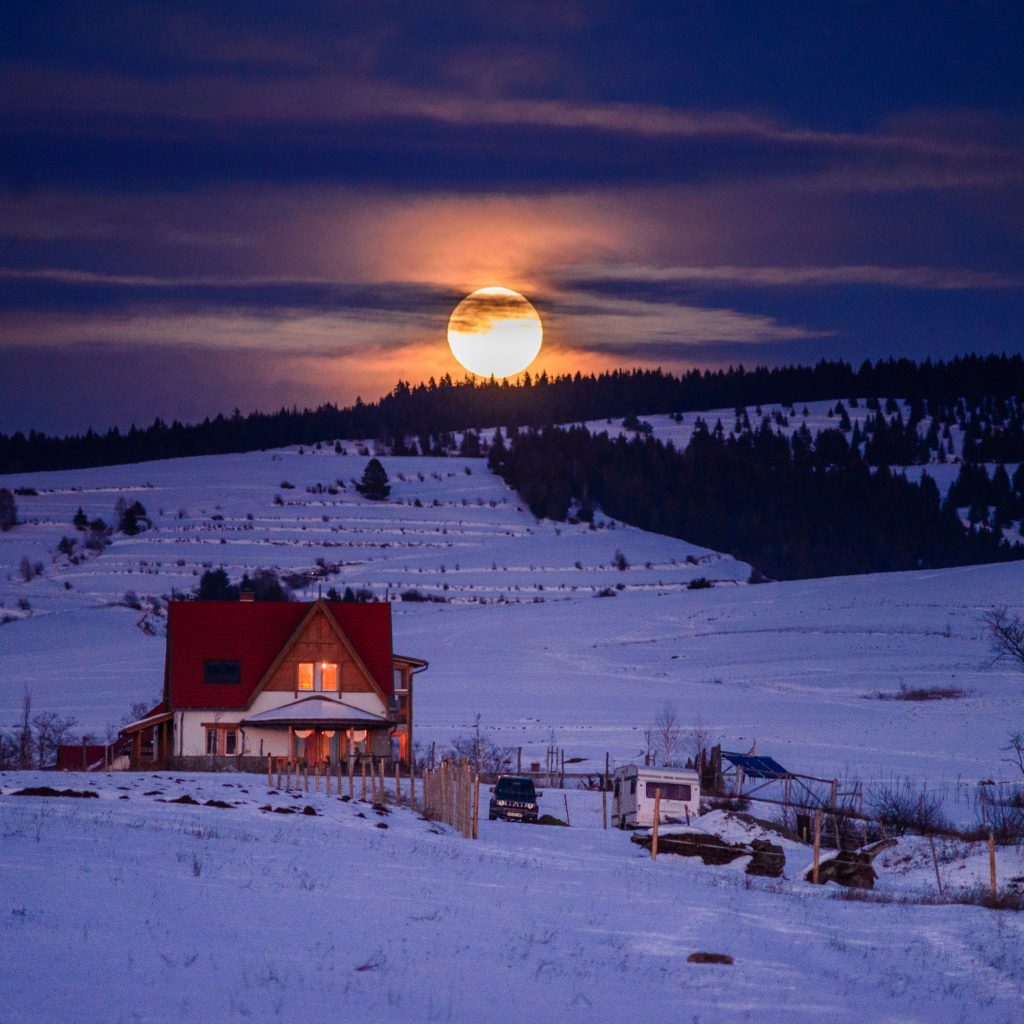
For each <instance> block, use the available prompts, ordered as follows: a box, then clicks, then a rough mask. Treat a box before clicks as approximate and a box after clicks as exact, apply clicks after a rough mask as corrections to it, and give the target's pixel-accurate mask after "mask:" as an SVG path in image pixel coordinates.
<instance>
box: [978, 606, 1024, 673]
mask: <svg viewBox="0 0 1024 1024" xmlns="http://www.w3.org/2000/svg"><path fill="white" fill-rule="evenodd" d="M981 621H982V622H984V623H985V626H986V628H987V629H988V636H989V642H990V644H991V649H992V661H991V664H993V665H994V664H995V663H996V662H997V661H1002V660H1003V659H1004V658H1009V659H1010V660H1011V661H1015V662H1017V664H1018V665H1020V666H1022V667H1024V619H1022V618H1021V617H1020V616H1019V615H1011V614H1010V612H1009V611H1008V610H1007V609H1006V608H1005V607H1000V608H992V609H991V610H989V611H987V612H985V614H984V615H982V617H981Z"/></svg>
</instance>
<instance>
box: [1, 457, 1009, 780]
mask: <svg viewBox="0 0 1024 1024" xmlns="http://www.w3.org/2000/svg"><path fill="white" fill-rule="evenodd" d="M383 461H384V464H385V466H386V468H387V470H388V473H389V475H390V478H391V483H392V488H393V489H392V493H391V498H390V500H389V501H387V502H371V501H368V500H367V499H365V498H363V497H362V496H360V495H359V494H358V493H356V491H355V488H354V486H353V481H354V480H355V479H358V477H359V476H360V475H361V473H362V470H363V468H364V467H365V465H366V462H367V457H366V456H365V455H356V454H349V455H338V454H335V452H334V450H333V449H332V448H330V447H326V448H324V449H322V450H315V449H306V450H305V451H304V452H303V451H302V450H300V449H292V450H283V451H278V452H266V453H252V454H247V455H228V456H219V457H208V458H201V459H185V460H175V461H166V462H156V463H148V464H140V465H136V466H122V467H108V468H97V469H89V470H78V471H68V472H61V473H39V474H33V475H26V476H22V477H8V478H3V479H0V485H2V486H10V487H17V488H20V489H22V490H25V489H26V488H29V489H34V490H36V491H37V492H38V493H37V494H35V495H31V494H29V495H23V496H19V497H18V498H17V501H18V510H19V516H20V518H21V519H22V520H23V521H24V522H23V523H22V524H21V525H19V526H17V527H15V528H14V529H13V530H11V531H9V532H7V533H0V602H2V605H3V608H2V609H0V617H3V618H7V619H9V620H10V621H8V622H7V623H6V624H5V625H2V626H0V662H2V668H3V671H2V675H0V727H3V728H9V727H10V726H12V725H13V724H14V722H15V721H16V719H17V716H18V714H19V712H20V706H21V701H22V697H23V694H24V692H25V690H26V689H27V690H28V691H29V692H30V693H31V694H32V697H33V701H34V707H35V708H36V709H37V710H43V709H45V710H53V711H59V712H61V713H64V714H73V715H75V716H76V717H77V718H78V720H79V723H80V725H79V727H78V728H79V729H80V730H81V731H87V732H92V733H94V734H96V735H97V736H99V737H102V736H103V735H104V733H105V731H106V729H107V727H108V725H109V724H116V723H117V722H118V721H119V719H120V718H121V716H122V714H123V713H124V712H125V710H126V709H127V707H128V706H129V705H130V704H131V703H132V702H134V701H141V700H147V699H152V698H154V697H155V696H156V695H157V694H158V693H159V691H160V687H161V682H162V674H163V646H164V644H163V637H162V635H161V631H162V622H163V620H162V618H161V615H160V605H161V603H162V601H163V600H164V599H165V598H166V596H167V595H169V594H171V592H172V591H174V590H177V591H179V592H188V591H191V590H192V589H193V588H194V587H195V586H196V584H197V582H198V579H199V576H200V575H201V573H202V572H203V571H204V568H209V567H216V566H220V565H223V566H225V567H226V568H227V569H228V571H229V573H230V574H231V576H232V577H233V578H234V579H236V580H237V579H238V578H239V577H240V576H241V574H242V572H243V571H249V572H252V571H253V570H254V569H257V568H261V567H262V568H272V569H274V570H276V571H278V572H280V573H282V574H285V575H287V574H290V573H293V574H300V579H299V580H298V582H300V583H301V582H304V581H303V579H302V578H301V574H303V573H306V574H308V573H310V572H318V573H320V577H321V578H318V580H317V582H316V583H311V584H310V585H308V586H306V587H305V589H301V588H300V590H299V591H298V593H299V594H300V595H303V596H306V597H309V596H313V595H315V594H316V592H317V588H318V587H320V586H322V587H323V588H324V589H326V588H327V587H329V586H336V587H338V588H339V589H343V588H344V587H345V586H352V587H353V588H360V587H368V588H370V589H372V590H373V591H374V592H375V593H376V594H377V595H379V596H381V597H383V596H384V595H385V594H389V595H390V596H391V597H392V598H394V597H396V596H397V595H399V594H401V593H403V592H405V591H408V590H416V591H418V592H419V593H420V594H421V595H426V596H431V597H436V598H442V599H444V600H443V601H441V602H429V603H408V602H396V603H395V605H394V608H395V637H396V641H395V642H396V647H397V649H398V650H400V651H402V652H404V653H409V654H413V655H416V656H419V657H424V658H427V659H428V660H430V662H431V669H430V671H429V672H428V673H426V674H425V675H423V676H421V677H420V682H419V689H418V699H417V732H418V736H419V739H420V741H421V742H424V743H427V744H429V743H430V742H431V741H438V742H444V741H446V740H447V739H448V738H449V737H450V736H451V735H452V734H453V733H458V732H461V731H464V730H465V729H466V728H468V727H469V726H470V725H471V724H472V723H473V721H474V717H475V715H476V714H477V713H479V714H480V715H481V721H482V723H483V726H484V728H485V729H487V730H489V731H490V732H491V734H492V737H493V738H494V739H495V740H496V741H498V742H501V743H503V744H506V745H510V746H522V747H523V748H524V751H523V753H524V759H541V757H542V751H543V749H544V748H545V747H546V746H547V744H548V743H550V742H552V739H553V740H554V742H556V743H557V744H559V745H560V746H562V747H564V748H566V749H567V751H568V753H569V755H570V756H572V755H575V756H579V757H585V758H588V759H590V763H591V764H595V763H597V762H598V761H600V762H601V763H603V759H604V753H605V752H606V751H607V752H609V753H610V755H611V757H612V758H613V760H615V761H619V762H622V761H628V760H631V759H635V758H636V757H637V756H638V754H640V752H641V751H642V750H643V748H644V746H645V740H644V731H645V729H646V728H647V727H648V726H649V725H650V723H651V721H652V720H653V718H654V717H655V715H656V714H657V713H658V710H659V709H660V708H662V707H663V706H664V705H665V704H666V703H667V702H671V703H674V704H675V705H676V706H677V708H678V710H679V712H680V715H681V718H682V720H683V721H684V723H687V724H693V723H696V722H697V721H698V720H699V721H700V722H702V723H703V724H705V725H706V726H707V727H708V729H709V730H710V732H711V733H712V735H713V736H714V738H721V740H722V741H723V743H724V744H725V745H726V746H727V747H735V748H741V749H746V748H747V747H749V746H750V745H751V744H753V743H754V742H756V743H757V744H758V748H759V749H760V750H763V751H770V752H774V753H775V755H776V756H777V757H778V758H779V760H780V761H781V762H782V763H783V764H784V765H786V767H789V768H791V769H793V770H800V771H805V772H810V773H812V774H820V775H827V776H829V777H831V776H833V775H840V776H845V775H849V776H852V777H855V778H860V779H862V780H865V781H868V780H871V779H873V778H878V777H890V776H893V775H903V774H911V775H913V776H914V777H915V778H918V779H928V780H929V781H931V782H932V783H933V784H942V783H949V784H954V783H957V782H958V781H959V782H962V783H965V784H966V788H965V793H967V792H968V791H969V787H970V784H971V783H972V782H974V781H976V780H977V779H979V778H986V777H1000V776H1002V777H1007V776H1008V772H1009V768H1008V766H1007V765H1005V764H1004V763H1003V762H1002V760H1001V759H1002V756H1003V755H1002V753H1001V750H1000V747H1001V746H1002V745H1004V744H1005V742H1006V737H1007V736H1008V734H1009V732H1010V731H1012V730H1013V729H1015V728H1020V726H1021V724H1022V723H1021V722H1020V721H1019V714H1018V709H1019V697H1020V692H1021V678H1020V675H1019V673H1017V672H1015V671H1014V670H1013V669H1012V668H1010V667H1004V668H999V669H992V668H989V667H988V666H987V660H988V649H987V643H986V639H985V636H984V632H983V629H982V626H981V623H980V622H979V615H980V614H981V612H982V611H983V610H984V609H986V608H988V607H990V606H992V605H994V604H1006V605H1009V606H1011V607H1015V606H1019V605H1020V601H1021V599H1020V583H1021V579H1022V576H1021V573H1022V569H1021V566H1020V565H1019V564H1012V563H1010V564H1003V565H991V566H983V567H971V568H965V569H952V570H946V571H940V572H921V573H907V574H892V575H879V576H866V577H849V578H844V579H838V580H829V579H824V580H809V581H802V582H792V583H784V584H769V585H763V586H748V585H747V584H746V583H745V582H744V581H745V580H746V579H747V576H748V575H749V567H748V566H746V565H744V564H742V563H739V562H736V561H735V560H733V559H731V558H729V557H727V556H722V555H719V554H716V553H713V552H709V551H706V550H702V549H698V548H694V547H692V546H690V545H687V544H685V543H683V542H680V541H677V540H673V539H670V538H666V537H661V536H657V535H653V534H648V533H644V532H642V531H639V530H635V529H632V528H627V527H623V526H621V525H618V526H616V524H614V523H609V522H606V521H601V522H600V524H599V527H600V528H598V529H589V528H588V527H587V526H586V525H582V524H581V525H569V524H553V523H551V522H547V521H544V522H536V521H535V520H534V519H533V517H532V516H530V515H529V514H528V513H526V512H525V511H523V510H522V508H521V506H520V504H519V502H518V500H517V497H516V495H515V494H513V493H511V492H510V491H508V489H507V488H506V487H505V486H504V484H503V483H502V482H501V481H500V480H499V479H497V478H496V477H494V476H493V475H492V474H490V473H489V472H488V470H487V468H486V465H485V463H484V462H483V461H481V460H478V459H460V458H452V459H421V458H390V457H384V458H383ZM285 484H290V485H291V486H290V487H289V486H284V485H285ZM332 490H333V491H335V492H336V493H330V492H331V491H332ZM119 497H124V498H125V499H127V500H128V501H129V502H131V501H134V500H139V501H141V502H142V503H143V505H144V506H145V509H146V511H147V513H148V514H149V515H150V517H151V518H152V520H153V528H152V529H151V530H146V531H144V532H142V533H140V534H138V535H136V536H132V537H129V536H124V535H122V534H119V533H115V534H114V535H113V538H112V544H111V545H110V546H109V547H108V548H106V549H105V550H104V551H102V553H99V554H97V553H94V552H84V557H82V558H81V560H78V555H77V554H75V555H73V558H74V560H76V561H77V564H72V559H71V558H69V557H68V556H66V555H61V554H58V553H57V547H58V544H59V543H60V541H61V538H62V537H65V536H69V537H77V538H79V542H78V544H76V548H75V552H76V553H77V552H78V551H80V548H81V540H80V539H81V537H82V536H83V534H81V533H79V532H77V531H76V530H75V529H74V527H73V526H72V525H71V521H72V519H73V517H74V515H75V513H76V510H77V509H78V508H79V506H81V507H82V509H83V511H84V512H85V513H86V515H87V517H88V518H90V519H91V518H93V517H96V516H102V517H104V518H105V519H106V520H107V521H108V522H110V521H112V520H113V517H114V511H113V510H114V505H115V502H116V501H117V499H118V498H119ZM619 552H621V554H622V556H623V559H622V560H620V561H619V565H624V566H625V567H624V568H621V569H620V568H616V566H615V564H614V563H615V561H616V556H617V553H619ZM23 559H26V560H27V561H28V563H29V564H30V565H34V564H35V563H37V562H38V563H40V564H41V566H42V568H43V572H42V574H41V575H39V576H35V577H34V578H32V579H31V580H30V581H27V582H26V581H25V580H23V579H22V578H21V574H20V566H21V564H22V560H23ZM321 563H322V564H321ZM698 577H707V578H708V579H710V580H712V581H714V582H715V586H714V588H713V589H702V590H690V589H688V588H687V584H688V583H690V582H692V581H693V580H694V579H696V578H698ZM126 593H128V594H129V598H128V599H127V603H130V604H138V605H140V606H141V608H128V607H125V606H124V604H125V603H126V599H125V595H126ZM602 593H605V594H609V595H613V596H608V597H601V596H597V595H600V594H602ZM25 605H27V609H26V608H25V607H24V606H25ZM154 608H155V611H154ZM55 629H56V630H57V631H58V634H59V635H60V636H61V637H62V641H63V642H62V645H61V650H60V653H59V665H57V666H55V664H54V653H55V652H54V636H55ZM922 686H924V687H927V686H943V687H949V688H954V689H959V690H962V691H964V696H963V697H962V698H961V699H958V700H947V701H937V702H927V703H913V702H901V701H891V700H889V701H883V700H878V699H871V698H872V695H877V694H878V693H882V694H890V695H891V694H894V693H898V692H899V690H900V688H901V687H909V688H916V687H922Z"/></svg>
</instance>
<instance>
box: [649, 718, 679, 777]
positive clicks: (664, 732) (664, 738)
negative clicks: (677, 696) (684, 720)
mask: <svg viewBox="0 0 1024 1024" xmlns="http://www.w3.org/2000/svg"><path fill="white" fill-rule="evenodd" d="M651 732H652V733H653V738H654V744H655V747H656V749H657V753H658V756H659V757H660V758H661V763H662V764H663V765H664V766H665V767H666V768H671V767H672V766H673V765H674V764H675V763H676V754H677V753H678V751H679V741H680V739H681V737H682V729H681V727H680V725H679V712H678V711H677V710H676V706H675V705H674V704H669V703H666V704H665V705H664V706H663V707H662V709H661V710H660V711H659V712H658V714H657V715H656V716H655V718H654V724H653V725H652V726H651Z"/></svg>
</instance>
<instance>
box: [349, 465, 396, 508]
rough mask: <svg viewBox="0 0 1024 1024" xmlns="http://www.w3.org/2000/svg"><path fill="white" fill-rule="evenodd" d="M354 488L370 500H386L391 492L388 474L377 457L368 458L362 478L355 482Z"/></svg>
mask: <svg viewBox="0 0 1024 1024" xmlns="http://www.w3.org/2000/svg"><path fill="white" fill-rule="evenodd" d="M356 490H357V491H358V492H359V493H360V494H361V495H362V496H363V497H364V498H369V499H370V501H387V499H388V495H389V494H391V485H390V484H389V483H388V474H387V471H386V470H385V469H384V467H383V466H382V465H381V464H380V460H379V459H370V461H369V462H368V463H367V464H366V469H365V470H363V479H362V480H361V481H360V482H359V483H358V484H356Z"/></svg>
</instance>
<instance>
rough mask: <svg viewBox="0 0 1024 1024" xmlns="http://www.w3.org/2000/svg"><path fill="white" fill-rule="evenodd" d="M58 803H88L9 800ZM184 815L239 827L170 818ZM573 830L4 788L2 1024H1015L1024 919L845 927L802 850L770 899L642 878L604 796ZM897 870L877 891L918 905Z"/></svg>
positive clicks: (259, 787) (688, 878) (5, 779)
mask: <svg viewBox="0 0 1024 1024" xmlns="http://www.w3.org/2000/svg"><path fill="white" fill-rule="evenodd" d="M54 782H59V783H60V784H61V785H62V786H67V787H70V788H74V789H85V788H89V789H92V790H97V791H98V792H99V794H100V797H99V799H70V798H54V799H47V798H40V797H21V796H12V795H10V794H11V793H12V792H13V791H14V790H15V789H16V788H18V787H21V786H24V785H26V784H35V785H39V784H44V785H45V784H53V783H54ZM184 793H188V794H189V795H191V796H192V797H194V798H195V799H197V800H199V801H200V803H203V802H205V801H206V800H208V799H215V800H221V801H225V802H228V803H232V804H236V806H234V807H233V808H232V809H219V808H214V807H206V806H180V805H176V804H171V803H166V802H162V801H166V800H169V799H175V798H177V797H179V796H180V795H182V794H184ZM549 804H553V806H551V808H550V809H551V810H552V811H557V812H559V813H562V812H563V807H562V795H561V794H559V793H555V792H553V791H549V792H548V793H546V794H545V796H544V798H543V799H542V806H544V807H545V809H547V807H548V805H549ZM306 805H310V806H313V807H314V808H316V809H317V810H318V811H319V815H318V816H316V817H307V816H305V815H298V814H292V815H282V814H277V813H273V812H272V811H268V810H261V808H266V807H289V808H302V807H304V806H306ZM569 811H570V817H571V819H572V825H573V827H572V828H544V827H541V826H525V825H514V824H508V823H505V822H493V823H492V822H488V821H486V820H484V821H482V822H481V823H480V839H479V840H478V841H477V842H472V841H468V840H465V839H462V838H461V837H459V836H456V835H454V834H453V833H451V832H450V831H448V830H447V829H444V828H441V827H439V826H436V825H432V824H431V823H429V822H425V821H423V820H422V819H420V818H418V816H417V815H415V814H414V813H413V812H410V811H408V810H405V809H398V810H395V811H393V812H392V813H389V814H387V815H380V814H378V813H377V812H375V811H374V810H373V808H372V807H371V806H370V805H369V804H366V803H362V802H359V801H356V802H351V803H350V802H342V801H340V800H339V799H338V797H337V796H336V795H332V796H330V797H327V796H325V795H323V794H309V795H306V794H286V793H280V792H277V791H271V790H268V788H267V785H266V780H265V779H260V778H258V777H253V776H234V777H232V776H224V775H220V776H210V775H188V776H170V775H160V776H155V777H154V776H152V775H129V774H123V775H116V774H115V775H110V776H103V775H100V776H97V775H75V774H67V775H62V776H60V777H58V778H56V779H55V777H54V776H53V775H52V774H51V775H46V774H42V773H36V774H29V775H26V774H22V773H17V774H14V773H8V774H7V775H2V774H0V879H2V884H0V892H2V894H3V895H2V897H0V952H2V959H0V980H2V988H3V1000H2V1002H0V1021H3V1022H5V1024H22V1022H29V1021H33V1022H34V1021H61V1022H65V1024H71V1022H83V1024H92V1022H110V1024H119V1022H129V1021H131V1022H150V1021H153V1022H157V1021H160V1022H163V1021H177V1022H181V1024H188V1022H192V1021H196V1022H199V1021H203V1022H205V1021H209V1020H223V1021H277V1020H281V1021H295V1020H307V1021H328V1020H349V1019H357V1020H362V1021H367V1022H374V1024H375V1022H383V1021H396V1022H414V1024H420V1022H428V1021H451V1022H458V1021H471V1022H478V1021H487V1022H492V1021H493V1022H510V1024H511V1022H520V1021H533V1022H538V1024H541V1022H548V1021H551V1022H556V1021H557V1022H564V1021H609V1022H611V1021H624V1020H631V1019H634V1018H635V1017H636V1016H637V1015H639V1014H642V1015H643V1016H644V1017H647V1018H649V1019H653V1020H682V1021H687V1022H693V1021H697V1022H723V1024H724V1022H734V1021H735V1022H741V1021H763V1022H767V1024H782V1022H787V1024H788V1022H792V1024H799V1022H818V1021H822V1020H830V1021H836V1022H851V1024H863V1022H864V1021H872V1022H897V1021H899V1022H904V1021H929V1022H946V1021H962V1022H974V1021H986V1022H992V1024H1016V1022H1017V1021H1019V1020H1020V1007H1021V1005H1022V1001H1024V918H1022V915H1019V914H1012V913H999V912H993V911H988V910H984V909H980V908H977V907H967V906H931V905H918V904H916V903H914V902H908V903H893V904H874V903H860V902H849V901H846V900H843V899H840V898H839V895H840V894H839V891H838V890H837V889H836V887H835V886H828V887H822V888H816V887H813V886H811V885H809V884H807V883H806V882H803V881H800V880H799V875H800V872H801V869H802V868H803V867H804V866H805V862H806V851H805V850H801V849H800V848H795V849H794V845H793V844H787V851H786V852H787V870H786V876H787V877H786V878H784V879H780V880H769V879H761V878H749V877H747V876H746V875H745V874H744V865H745V861H746V858H743V859H741V860H740V861H737V862H734V863H733V864H731V865H729V866H727V867H717V868H716V867H705V866H703V865H702V864H701V863H700V862H699V861H697V860H693V859H689V858H679V857H674V856H670V855H662V856H660V857H659V858H658V860H657V861H655V862H652V861H651V860H650V859H649V857H648V856H647V855H646V854H645V853H644V852H643V851H642V850H640V849H639V848H638V847H636V846H635V845H633V844H632V843H630V842H629V839H628V836H627V835H626V834H623V833H620V832H618V831H614V830H609V831H602V830H601V829H600V803H599V798H598V795H597V794H595V793H584V792H574V793H571V794H569ZM563 816H564V815H563ZM701 821H702V822H705V823H706V824H707V825H708V827H710V828H712V829H713V830H717V831H721V832H724V833H725V834H726V835H727V836H729V837H732V838H737V837H742V836H743V835H744V834H745V833H744V829H743V827H742V826H740V825H739V823H735V822H730V821H728V820H726V819H725V817H724V816H723V815H721V814H716V815H709V816H706V820H705V819H701ZM381 825H387V828H381V827H380V826H381ZM894 852H895V853H899V852H900V849H899V848H897V851H894ZM904 852H912V850H911V851H904ZM801 854H802V856H801ZM1001 857H1002V861H1003V864H1004V866H1005V869H1006V870H1016V871H1017V873H1020V870H1021V868H1022V866H1024V858H1021V857H1020V855H1019V854H1010V853H1003V854H1001ZM975 859H976V860H977V861H979V862H980V860H981V857H980V855H979V857H977V858H975ZM911 861H913V863H910V864H907V863H904V865H903V866H902V867H900V866H899V865H895V866H893V867H891V868H888V869H883V872H882V888H883V891H886V892H888V893H889V894H891V895H894V896H902V897H904V898H909V899H910V900H911V901H912V900H913V898H914V897H915V896H916V895H917V894H920V893H927V892H929V891H930V888H929V884H930V883H929V879H928V877H927V871H930V870H931V867H930V864H928V865H927V871H925V870H924V869H923V868H922V867H921V863H923V862H922V861H921V860H920V858H918V859H916V860H915V859H914V858H913V857H912V858H911ZM942 870H943V871H944V872H947V873H948V874H951V873H952V872H951V871H950V869H949V868H947V867H946V866H945V865H944V866H943V867H942ZM968 870H969V871H970V869H968ZM986 870H987V869H986ZM972 877H973V873H972ZM947 884H949V885H951V886H952V885H956V884H957V880H956V879H955V878H952V877H951V878H949V880H948V883H947ZM695 952H712V953H724V954H727V955H729V956H731V957H733V958H734V963H733V964H732V965H703V964H694V963H689V962H688V961H687V957H688V956H689V955H690V954H691V953H695Z"/></svg>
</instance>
